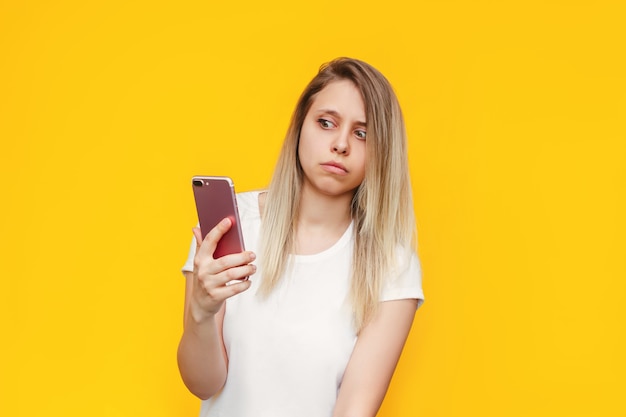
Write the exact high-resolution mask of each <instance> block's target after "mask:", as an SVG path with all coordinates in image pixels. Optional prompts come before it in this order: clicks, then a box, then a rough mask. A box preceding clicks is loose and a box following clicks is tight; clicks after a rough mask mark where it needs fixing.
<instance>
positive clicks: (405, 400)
mask: <svg viewBox="0 0 626 417" xmlns="http://www.w3.org/2000/svg"><path fill="white" fill-rule="evenodd" d="M213 3H215V2H206V1H182V2H154V1H146V0H138V1H119V0H113V1H106V2H90V1H69V0H62V1H54V2H53V1H49V2H35V1H13V2H6V1H4V2H0V140H1V142H0V143H1V147H0V196H1V197H0V198H1V202H2V203H1V207H0V214H1V215H0V278H1V280H0V317H1V318H0V320H1V323H0V324H1V327H0V331H1V342H0V415H2V416H7V417H8V416H35V415H46V416H84V415H89V416H94V417H98V416H132V417H136V416H151V417H157V416H195V415H196V412H197V408H198V402H197V401H196V399H195V398H193V397H192V396H191V395H190V394H189V393H188V392H187V391H186V390H185V388H184V386H183V384H182V382H181V381H180V378H179V376H178V373H177V368H176V362H175V352H176V346H177V342H178V337H179V335H180V332H181V313H182V312H181V308H182V300H183V279H182V276H181V275H180V273H179V269H180V267H181V264H182V263H183V261H184V258H185V256H186V251H187V247H188V243H189V239H190V237H191V231H190V230H191V227H192V226H193V225H194V223H195V213H194V208H193V199H192V194H191V187H190V185H189V179H190V177H191V176H192V175H193V174H227V175H230V176H232V177H233V178H234V180H235V182H236V184H237V189H238V190H240V191H244V190H247V189H253V188H260V187H262V186H264V185H265V184H266V182H267V181H268V179H269V175H270V173H271V171H272V167H273V164H274V161H275V157H276V155H277V152H278V148H279V145H280V143H281V139H282V136H283V134H284V132H285V129H286V126H287V122H288V118H289V116H290V112H291V109H292V107H293V105H294V103H295V100H296V99H297V96H298V95H299V93H300V90H301V89H302V88H303V87H304V85H305V84H306V82H307V81H308V80H309V79H310V78H311V77H312V76H313V75H314V73H315V71H316V69H317V67H318V65H319V64H320V63H322V62H324V61H327V60H329V59H331V58H334V57H336V56H340V55H347V56H353V57H358V58H361V59H364V60H366V61H369V62H370V63H372V64H373V65H375V66H376V67H378V68H379V69H380V70H381V71H382V72H383V73H385V74H386V75H387V76H388V78H389V79H390V80H391V81H392V83H393V84H394V86H395V88H396V90H397V92H398V95H399V97H400V100H401V103H402V105H403V108H404V111H405V116H406V119H407V125H408V130H409V135H410V153H411V154H410V158H411V168H412V174H413V179H414V190H415V195H416V201H415V206H416V211H417V214H418V221H419V227H418V228H419V236H420V254H421V257H422V261H423V266H424V283H425V290H426V294H427V298H428V300H427V302H426V304H425V305H424V307H423V309H421V310H420V311H419V313H418V316H417V320H416V323H415V326H414V329H413V332H412V335H411V337H410V339H409V342H408V345H407V348H406V350H405V352H404V355H403V357H402V359H401V363H400V367H399V368H398V370H397V373H396V377H395V379H394V381H393V384H392V387H391V390H390V392H389V394H388V396H387V399H386V401H385V403H384V406H383V410H382V412H381V413H380V415H381V416H385V417H396V416H427V417H439V416H468V415H469V416H481V417H486V416H508V417H514V416H560V415H563V416H568V417H573V416H603V417H607V416H624V415H626V403H625V402H624V401H623V391H624V379H623V375H624V374H625V373H626V360H625V358H624V356H625V355H624V351H626V346H625V345H626V343H625V339H626V334H625V332H626V331H625V323H626V320H625V319H626V314H625V313H624V307H623V305H622V300H623V298H624V295H623V294H624V293H625V292H626V284H625V283H624V282H625V281H626V280H625V279H624V278H626V244H625V243H624V236H625V234H626V222H625V220H624V213H625V212H626V207H625V206H626V204H625V202H626V197H625V194H626V192H625V190H626V168H625V167H626V127H625V126H626V118H625V116H626V60H625V58H624V56H625V55H624V45H625V43H624V41H625V40H626V31H625V29H624V27H625V25H624V21H626V13H625V7H624V3H623V2H619V1H614V2H610V1H605V0H599V1H586V2H585V1H576V0H569V1H565V0H563V1H556V0H544V1H539V0H528V1H499V2H498V1H486V0H476V1H472V0H464V1H463V0H458V1H454V0H440V1H433V0H430V1H426V0H424V1H417V2H409V1H406V2H400V1H385V2H380V1H363V0H359V1H357V0H345V1H337V2H297V1H282V2H280V1H275V2H269V3H264V4H261V3H260V2H254V1H244V2H220V4H213Z"/></svg>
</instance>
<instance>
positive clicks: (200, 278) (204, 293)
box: [178, 220, 256, 399]
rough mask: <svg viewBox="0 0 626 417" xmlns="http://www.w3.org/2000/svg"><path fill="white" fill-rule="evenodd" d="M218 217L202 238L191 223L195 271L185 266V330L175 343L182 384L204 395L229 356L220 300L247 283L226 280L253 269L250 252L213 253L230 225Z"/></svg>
mask: <svg viewBox="0 0 626 417" xmlns="http://www.w3.org/2000/svg"><path fill="white" fill-rule="evenodd" d="M231 225H232V223H231V222H230V221H229V220H225V221H222V222H221V223H220V224H218V225H217V226H216V227H215V228H214V229H213V230H211V231H210V232H209V233H208V234H207V236H206V238H205V239H204V241H203V240H201V238H200V233H199V230H198V229H194V234H195V235H196V241H197V242H200V243H201V244H199V245H198V246H197V247H196V255H195V258H194V270H193V273H191V272H186V273H185V279H186V285H185V315H184V330H183V336H182V337H181V340H180V343H179V345H178V369H179V371H180V374H181V376H182V378H183V381H184V382H185V385H186V386H187V388H188V389H189V391H191V392H192V393H193V394H194V395H196V396H197V397H199V398H201V399H207V398H209V397H211V396H212V395H214V394H215V393H216V392H218V391H219V390H220V389H221V388H222V386H223V385H224V382H225V381H226V374H227V369H228V357H227V354H226V349H225V347H224V341H223V336H222V325H223V322H224V314H225V308H226V306H225V303H224V301H225V300H226V299H227V298H229V297H232V296H233V295H236V294H239V293H240V292H242V291H245V290H246V289H248V288H249V287H250V282H249V281H247V280H246V281H242V282H239V283H234V284H231V285H226V284H227V283H229V282H230V281H232V280H240V279H243V278H245V277H246V276H250V275H252V274H253V273H254V271H255V269H256V268H255V267H254V265H251V264H250V262H252V261H253V260H254V254H252V252H242V253H238V254H233V255H227V256H224V257H222V258H219V259H213V252H214V251H215V247H216V246H217V242H218V241H219V240H220V239H221V237H222V236H223V235H224V233H226V232H227V231H228V229H230V227H231Z"/></svg>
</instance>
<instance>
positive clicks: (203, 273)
mask: <svg viewBox="0 0 626 417" xmlns="http://www.w3.org/2000/svg"><path fill="white" fill-rule="evenodd" d="M250 255H254V254H253V253H252V252H242V253H240V254H234V255H228V256H224V257H223V258H220V259H217V260H214V261H213V262H211V263H209V264H206V265H202V266H201V267H200V269H199V270H198V279H199V280H200V281H201V282H202V283H203V284H202V285H203V286H204V287H205V289H206V290H210V289H211V288H218V287H222V286H224V285H226V284H228V283H229V282H231V281H237V280H242V279H245V278H247V277H249V276H250V275H252V274H254V273H255V272H256V266H255V265H252V264H250V262H252V260H253V259H254V256H250ZM227 257H228V258H229V259H224V258H227ZM239 259H243V260H244V261H243V262H241V261H238V260H239ZM216 264H221V266H219V265H216ZM203 267H204V268H203ZM205 268H206V269H205ZM213 268H216V269H215V270H214V271H211V269H213Z"/></svg>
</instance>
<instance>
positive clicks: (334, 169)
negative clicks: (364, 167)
mask: <svg viewBox="0 0 626 417" xmlns="http://www.w3.org/2000/svg"><path fill="white" fill-rule="evenodd" d="M321 165H322V169H324V170H325V171H327V172H330V173H333V174H338V175H346V174H347V173H348V170H347V169H346V167H345V166H343V164H341V163H339V162H334V161H329V162H324V163H323V164H321Z"/></svg>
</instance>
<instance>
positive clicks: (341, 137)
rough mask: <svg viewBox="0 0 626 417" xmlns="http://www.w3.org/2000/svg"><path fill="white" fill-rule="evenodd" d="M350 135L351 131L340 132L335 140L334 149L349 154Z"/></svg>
mask: <svg viewBox="0 0 626 417" xmlns="http://www.w3.org/2000/svg"><path fill="white" fill-rule="evenodd" d="M348 135H349V133H345V132H339V133H338V135H337V138H336V139H335V142H334V143H333V151H334V152H337V153H339V154H347V153H348V150H349V149H350V148H349V145H348Z"/></svg>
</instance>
